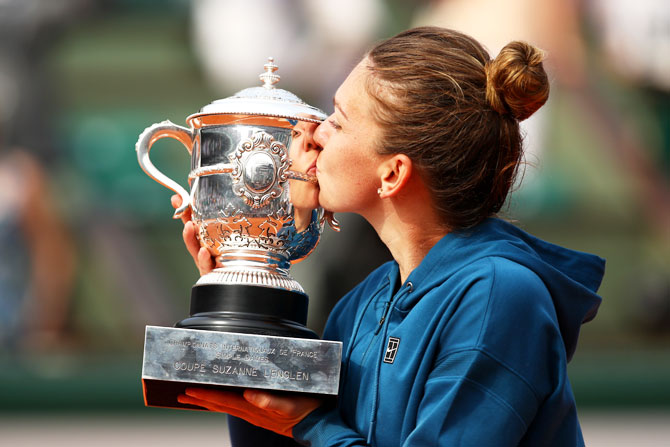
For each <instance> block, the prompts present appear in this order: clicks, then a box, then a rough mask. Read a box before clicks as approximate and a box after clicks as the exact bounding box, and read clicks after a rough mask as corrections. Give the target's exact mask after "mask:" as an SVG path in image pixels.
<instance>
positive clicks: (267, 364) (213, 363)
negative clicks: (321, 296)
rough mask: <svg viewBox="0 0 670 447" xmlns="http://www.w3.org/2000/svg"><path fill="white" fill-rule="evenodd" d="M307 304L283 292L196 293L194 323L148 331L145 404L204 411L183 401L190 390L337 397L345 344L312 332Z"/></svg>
mask: <svg viewBox="0 0 670 447" xmlns="http://www.w3.org/2000/svg"><path fill="white" fill-rule="evenodd" d="M307 304H308V298H307V295H305V294H304V293H299V292H295V291H288V290H283V289H273V288H267V287H261V286H250V285H232V284H201V285H195V286H193V289H192V291H191V311H190V313H191V316H190V317H189V318H186V319H184V320H182V321H180V322H178V323H177V324H176V327H174V328H166V327H157V326H147V328H146V333H145V339H144V361H143V365H142V388H143V390H144V402H145V404H146V405H147V406H152V407H168V408H184V409H199V410H203V409H202V408H200V407H195V406H192V405H185V404H182V403H179V402H178V401H177V397H178V396H179V395H180V394H183V393H184V390H185V389H186V387H201V388H213V389H226V390H227V391H241V390H243V389H245V388H261V389H266V390H275V391H288V392H301V393H310V394H318V395H336V394H337V390H338V387H339V374H340V362H341V358H342V343H341V342H333V341H324V340H319V339H318V337H317V335H316V334H315V333H314V332H313V331H311V330H310V329H308V328H307V327H305V323H306V321H307Z"/></svg>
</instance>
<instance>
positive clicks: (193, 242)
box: [170, 194, 215, 276]
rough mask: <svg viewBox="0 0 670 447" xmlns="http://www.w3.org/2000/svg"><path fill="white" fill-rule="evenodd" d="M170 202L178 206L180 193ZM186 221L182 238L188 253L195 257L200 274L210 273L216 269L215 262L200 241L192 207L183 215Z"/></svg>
mask: <svg viewBox="0 0 670 447" xmlns="http://www.w3.org/2000/svg"><path fill="white" fill-rule="evenodd" d="M170 203H171V204H172V206H173V207H174V208H178V207H179V206H180V205H181V203H182V200H181V197H180V196H179V195H178V194H175V195H173V196H172V197H171V198H170ZM181 220H182V222H184V230H183V231H182V238H183V239H184V244H185V245H186V249H187V250H188V253H189V254H190V255H191V257H192V258H193V261H194V262H195V266H196V267H197V268H198V271H199V272H200V275H201V276H202V275H204V274H205V273H209V272H211V271H212V270H213V269H214V266H215V262H214V258H212V255H211V253H210V252H209V250H207V249H206V248H204V247H202V246H201V245H200V241H198V226H197V225H196V224H194V223H193V221H192V220H191V209H190V208H189V209H187V210H186V211H185V212H184V214H183V215H182V217H181Z"/></svg>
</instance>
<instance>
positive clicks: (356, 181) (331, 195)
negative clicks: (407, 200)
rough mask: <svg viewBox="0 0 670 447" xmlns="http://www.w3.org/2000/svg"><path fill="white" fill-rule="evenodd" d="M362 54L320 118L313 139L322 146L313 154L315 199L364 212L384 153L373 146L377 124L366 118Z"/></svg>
mask: <svg viewBox="0 0 670 447" xmlns="http://www.w3.org/2000/svg"><path fill="white" fill-rule="evenodd" d="M367 64H368V61H367V59H363V61H361V62H360V63H359V64H358V65H357V66H356V68H354V70H353V71H352V72H351V74H349V76H348V77H347V79H346V80H345V81H344V83H343V84H342V85H341V86H340V88H339V89H338V90H337V92H336V93H335V97H334V98H333V104H334V108H335V111H334V113H333V114H332V115H330V116H329V117H328V118H327V119H326V121H324V122H323V123H321V124H320V125H319V127H318V128H317V129H316V132H315V133H314V140H315V141H316V142H317V143H318V144H319V146H321V148H322V151H321V153H320V155H319V158H318V160H317V170H316V175H317V177H318V179H319V188H320V193H319V203H320V204H321V206H322V207H323V208H324V209H326V210H329V211H333V212H355V213H359V214H361V215H363V216H365V214H366V211H367V210H368V209H369V207H370V206H372V205H373V204H374V203H378V202H379V201H378V196H377V188H379V187H380V186H381V180H380V178H379V176H378V172H377V171H378V167H379V164H380V162H381V161H382V160H383V159H384V157H385V156H383V155H380V154H378V153H377V152H376V148H377V147H378V146H377V145H378V144H379V138H380V136H381V128H380V126H379V124H377V123H376V122H375V121H374V119H373V118H372V115H371V111H372V106H373V104H372V98H370V96H369V95H368V93H367V91H366V89H365V80H366V79H367V76H369V74H368V72H367V68H366V67H367Z"/></svg>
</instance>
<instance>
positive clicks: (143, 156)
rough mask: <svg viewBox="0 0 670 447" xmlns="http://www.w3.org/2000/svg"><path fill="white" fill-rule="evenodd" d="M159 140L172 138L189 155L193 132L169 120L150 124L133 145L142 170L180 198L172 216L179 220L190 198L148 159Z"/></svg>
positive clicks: (191, 148) (188, 204)
mask: <svg viewBox="0 0 670 447" xmlns="http://www.w3.org/2000/svg"><path fill="white" fill-rule="evenodd" d="M161 138H174V139H175V140H178V141H179V142H181V144H183V145H184V147H186V149H187V150H188V152H189V153H191V152H192V150H193V132H192V131H191V130H190V129H187V128H185V127H181V126H177V125H176V124H174V123H172V122H171V121H169V120H166V121H163V122H160V123H156V124H152V125H151V126H149V127H147V128H146V129H144V132H142V133H141V134H140V137H139V138H138V140H137V143H136V144H135V150H136V151H137V161H138V162H139V164H140V166H141V167H142V170H143V171H144V172H145V173H146V174H147V175H148V176H149V177H151V178H152V179H154V180H156V181H157V182H158V183H160V184H161V185H163V186H165V187H166V188H168V189H171V190H172V191H174V192H176V193H177V194H179V195H180V196H181V206H180V207H179V208H177V209H176V210H175V212H174V215H173V216H172V217H173V218H174V219H179V218H181V216H182V214H183V213H184V211H186V209H187V208H188V207H189V206H190V203H191V198H190V196H189V194H188V192H186V190H185V189H184V188H182V186H181V185H180V184H179V183H177V182H175V181H174V180H172V179H171V178H169V177H168V176H167V175H165V174H163V173H162V172H161V171H159V170H158V169H157V168H156V167H155V166H154V164H153V163H152V162H151V159H150V158H149V151H150V150H151V146H152V145H153V144H154V143H155V142H156V141H158V140H160V139H161Z"/></svg>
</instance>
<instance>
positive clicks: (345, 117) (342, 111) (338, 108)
mask: <svg viewBox="0 0 670 447" xmlns="http://www.w3.org/2000/svg"><path fill="white" fill-rule="evenodd" d="M333 107H334V108H336V109H337V110H339V111H340V113H341V114H342V116H344V119H346V120H348V119H349V117H348V116H347V114H346V113H344V110H342V106H340V103H339V102H337V99H335V97H334V96H333Z"/></svg>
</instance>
